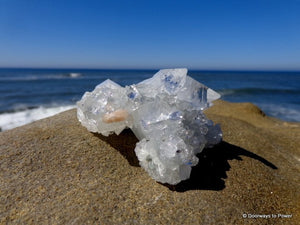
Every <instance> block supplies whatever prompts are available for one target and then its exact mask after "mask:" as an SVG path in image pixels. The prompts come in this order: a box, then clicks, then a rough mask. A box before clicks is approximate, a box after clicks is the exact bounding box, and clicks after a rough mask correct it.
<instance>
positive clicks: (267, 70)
mask: <svg viewBox="0 0 300 225" xmlns="http://www.w3.org/2000/svg"><path fill="white" fill-rule="evenodd" d="M174 68H187V69H188V70H189V71H232V72H234V71H236V72H239V71H241V72H247V71H248V72H252V71H253V72H300V69H270V68H266V69H259V68H257V69H254V68H188V67H163V68H150V67H145V68H140V67H139V68H129V67H127V68H121V67H117V68H113V67H107V68H104V67H102V68H101V67H59V66H58V67H52V66H50V67H47V66H41V67H38V66H37V67H31V66H12V67H6V66H0V69H45V70H149V71H150V70H151V71H153V70H161V69H174Z"/></svg>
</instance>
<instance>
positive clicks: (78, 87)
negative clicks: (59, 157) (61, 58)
mask: <svg viewBox="0 0 300 225" xmlns="http://www.w3.org/2000/svg"><path fill="white" fill-rule="evenodd" d="M155 72H157V70H94V69H0V93H1V95H0V128H1V130H2V131H4V130H9V129H12V128H14V127H18V126H21V125H24V124H27V123H30V122H33V121H35V120H38V119H42V118H45V117H48V116H52V115H54V114H57V113H59V112H62V111H65V110H68V109H71V108H74V107H75V104H76V101H78V100H79V99H80V98H81V96H82V95H83V94H84V92H86V91H92V90H93V89H94V88H95V86H96V85H97V84H99V83H101V82H102V81H104V80H106V79H108V78H109V79H111V80H113V81H115V82H117V83H119V84H121V85H130V84H133V83H137V82H140V81H142V80H144V79H146V78H150V77H151V76H152V75H153V74H154V73H155ZM188 74H189V75H190V76H191V77H193V78H194V79H196V80H198V81H199V82H201V83H203V84H205V85H207V86H208V87H210V88H212V89H214V90H216V91H217V92H219V93H220V94H221V95H222V97H221V98H222V99H223V100H226V101H231V102H251V103H254V104H255V105H257V106H258V107H260V108H261V109H262V110H263V111H264V112H265V113H266V114H267V115H268V116H272V117H276V118H279V119H281V120H285V121H297V122H300V72H260V71H189V72H188Z"/></svg>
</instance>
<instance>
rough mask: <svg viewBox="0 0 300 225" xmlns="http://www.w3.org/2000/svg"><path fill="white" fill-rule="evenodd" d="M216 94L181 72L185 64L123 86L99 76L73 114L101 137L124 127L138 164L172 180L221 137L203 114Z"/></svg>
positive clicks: (153, 174)
mask: <svg viewBox="0 0 300 225" xmlns="http://www.w3.org/2000/svg"><path fill="white" fill-rule="evenodd" d="M219 97H220V95H219V94H218V93H216V92H215V91H213V90H212V89H210V88H208V87H206V86H205V85H203V84H201V83H199V82H197V81H196V80H194V79H192V78H191V77H189V76H187V69H165V70H160V71H159V72H158V73H156V74H155V75H154V76H153V77H152V78H150V79H147V80H144V81H142V82H140V83H138V84H133V85H130V86H126V87H121V86H120V85H118V84H116V83H115V82H113V81H111V80H106V81H104V82H103V83H101V84H99V85H98V86H96V88H95V90H94V91H92V92H86V93H85V94H84V95H83V97H82V99H81V100H80V101H79V102H77V116H78V119H79V121H80V122H81V124H82V125H83V126H85V127H86V128H87V129H88V130H89V131H91V132H98V133H101V134H102V135H104V136H108V135H109V134H111V133H116V134H119V133H120V132H121V131H122V130H123V129H125V128H130V129H131V130H132V131H133V133H134V134H135V135H136V137H137V138H138V139H139V140H140V141H139V142H138V143H137V144H136V147H135V153H136V155H137V158H138V159H139V162H140V165H141V166H142V167H143V168H144V169H145V170H146V171H147V172H148V173H149V175H150V176H151V177H152V178H153V179H155V180H156V181H159V182H162V183H169V184H177V183H179V182H180V181H182V180H186V179H188V178H189V177H190V174H191V169H192V168H191V167H192V166H195V165H197V163H198V158H197V157H196V154H198V153H200V152H201V151H202V150H203V149H204V148H205V147H211V146H213V145H215V144H217V143H219V142H220V141H221V139H222V131H221V128H220V126H219V125H214V124H213V122H212V121H211V120H209V119H207V118H206V116H205V115H204V114H203V110H205V109H206V108H208V107H209V106H210V105H211V102H212V101H214V100H216V99H218V98H219Z"/></svg>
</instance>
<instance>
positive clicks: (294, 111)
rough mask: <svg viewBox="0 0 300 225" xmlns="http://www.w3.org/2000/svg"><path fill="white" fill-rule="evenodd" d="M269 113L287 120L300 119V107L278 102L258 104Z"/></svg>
mask: <svg viewBox="0 0 300 225" xmlns="http://www.w3.org/2000/svg"><path fill="white" fill-rule="evenodd" d="M257 105H258V106H259V107H260V108H261V109H262V110H263V111H264V112H265V113H266V114H267V115H269V116H273V117H277V118H280V119H282V120H286V121H294V122H299V121H300V107H295V106H293V107H289V106H285V105H276V104H257Z"/></svg>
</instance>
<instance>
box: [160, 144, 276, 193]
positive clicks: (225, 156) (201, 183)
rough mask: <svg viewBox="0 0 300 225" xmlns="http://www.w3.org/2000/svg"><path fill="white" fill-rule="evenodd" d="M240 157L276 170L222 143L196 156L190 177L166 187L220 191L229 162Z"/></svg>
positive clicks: (223, 186)
mask: <svg viewBox="0 0 300 225" xmlns="http://www.w3.org/2000/svg"><path fill="white" fill-rule="evenodd" d="M241 156H247V157H250V158H252V159H256V160H258V161H260V162H261V163H263V164H265V165H266V166H268V167H270V168H272V169H277V167H276V166H275V165H274V164H272V163H271V162H269V161H268V160H266V159H264V158H263V157H261V156H259V155H256V154H254V153H252V152H250V151H248V150H246V149H243V148H241V147H238V146H236V145H232V144H229V143H227V142H225V141H222V142H221V143H219V144H218V145H215V146H214V147H213V148H208V149H204V150H203V151H202V152H201V153H200V154H198V155H197V157H198V158H199V163H198V164H197V166H195V167H193V169H192V173H191V177H190V179H188V180H184V181H182V182H180V183H179V184H177V185H166V186H167V187H168V188H169V189H170V190H173V191H177V192H185V191H188V190H214V191H220V190H223V189H224V188H225V181H224V179H226V178H227V174H226V171H229V170H230V168H231V167H230V165H229V163H228V161H229V160H233V159H236V160H241V161H242V158H241Z"/></svg>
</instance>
